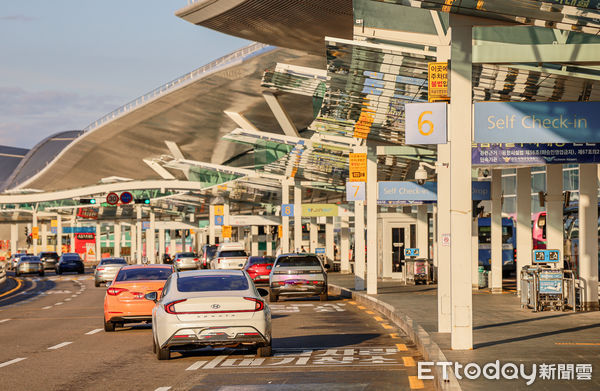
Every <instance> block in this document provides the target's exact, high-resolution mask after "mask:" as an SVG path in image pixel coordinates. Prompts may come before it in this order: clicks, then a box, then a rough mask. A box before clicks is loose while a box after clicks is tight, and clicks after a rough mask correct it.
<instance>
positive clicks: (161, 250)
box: [157, 228, 166, 263]
mask: <svg viewBox="0 0 600 391" xmlns="http://www.w3.org/2000/svg"><path fill="white" fill-rule="evenodd" d="M165 252H166V251H165V229H164V228H159V229H158V261H157V262H158V263H162V262H163V258H162V257H163V255H164V254H165Z"/></svg>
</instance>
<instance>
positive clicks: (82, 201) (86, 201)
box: [79, 198, 96, 205]
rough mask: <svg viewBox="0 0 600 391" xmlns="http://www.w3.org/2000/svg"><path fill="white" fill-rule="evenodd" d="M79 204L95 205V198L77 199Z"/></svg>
mask: <svg viewBox="0 0 600 391" xmlns="http://www.w3.org/2000/svg"><path fill="white" fill-rule="evenodd" d="M79 203H80V204H88V205H89V204H92V205H93V204H95V203H96V199H95V198H80V199H79Z"/></svg>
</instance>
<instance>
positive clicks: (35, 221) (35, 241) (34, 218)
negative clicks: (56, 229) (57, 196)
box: [31, 206, 40, 255]
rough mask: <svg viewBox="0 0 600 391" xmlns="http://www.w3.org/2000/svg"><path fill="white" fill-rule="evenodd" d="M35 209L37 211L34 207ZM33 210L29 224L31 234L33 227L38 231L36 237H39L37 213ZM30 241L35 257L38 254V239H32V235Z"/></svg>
mask: <svg viewBox="0 0 600 391" xmlns="http://www.w3.org/2000/svg"><path fill="white" fill-rule="evenodd" d="M35 209H37V206H35ZM35 209H34V210H33V216H32V217H33V222H32V224H31V229H32V231H31V232H33V227H35V228H37V230H38V237H39V232H40V229H39V227H38V218H37V212H36V211H35ZM31 239H32V241H33V254H35V255H37V254H38V251H37V250H38V239H33V234H32V235H31Z"/></svg>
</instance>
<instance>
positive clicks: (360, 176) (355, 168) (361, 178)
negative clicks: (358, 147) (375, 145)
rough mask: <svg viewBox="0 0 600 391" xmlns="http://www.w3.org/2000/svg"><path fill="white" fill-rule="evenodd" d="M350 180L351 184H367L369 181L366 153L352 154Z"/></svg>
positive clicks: (350, 155) (349, 155)
mask: <svg viewBox="0 0 600 391" xmlns="http://www.w3.org/2000/svg"><path fill="white" fill-rule="evenodd" d="M348 157H349V159H350V178H349V179H348V181H349V182H366V181H367V154H366V153H350V154H348Z"/></svg>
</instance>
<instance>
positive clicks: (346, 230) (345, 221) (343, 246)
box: [311, 216, 350, 273]
mask: <svg viewBox="0 0 600 391" xmlns="http://www.w3.org/2000/svg"><path fill="white" fill-rule="evenodd" d="M311 251H312V250H311ZM349 255H350V226H349V218H348V216H342V227H341V229H340V261H341V264H340V271H341V272H342V273H350V257H349Z"/></svg>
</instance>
